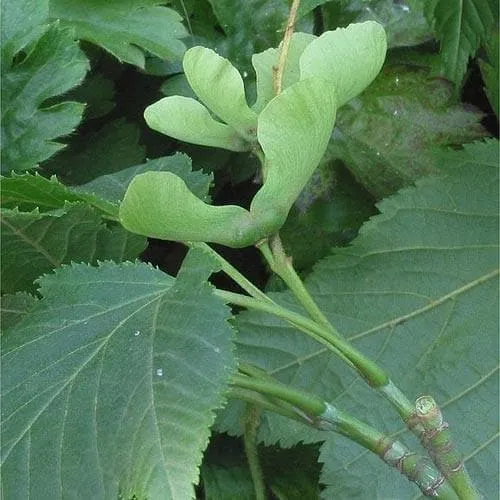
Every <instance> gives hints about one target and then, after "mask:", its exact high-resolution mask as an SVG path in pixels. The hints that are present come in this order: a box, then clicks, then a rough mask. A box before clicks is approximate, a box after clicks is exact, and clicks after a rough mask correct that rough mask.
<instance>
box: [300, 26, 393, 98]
mask: <svg viewBox="0 0 500 500" xmlns="http://www.w3.org/2000/svg"><path fill="white" fill-rule="evenodd" d="M386 49H387V41H386V36H385V31H384V28H382V26H381V25H380V24H378V23H375V22H373V21H367V22H364V23H359V24H351V25H349V26H348V27H347V28H339V29H336V30H335V31H327V32H326V33H323V34H322V35H321V36H320V37H318V38H317V39H316V40H313V41H312V42H311V43H310V44H309V45H308V46H307V47H306V48H305V49H304V52H303V53H302V56H301V57H300V77H301V79H304V78H310V77H312V76H316V77H319V78H323V79H325V80H327V81H328V82H331V83H332V84H333V90H334V92H335V95H336V99H337V107H341V106H343V105H344V104H345V103H346V102H348V101H350V100H351V99H352V98H353V97H355V96H357V95H358V94H359V93H360V92H362V91H363V90H364V89H365V88H366V87H367V86H368V85H369V84H370V83H371V82H372V81H373V80H374V79H375V77H376V76H377V75H378V73H379V71H380V69H381V68H382V64H383V63H384V59H385V52H386Z"/></svg>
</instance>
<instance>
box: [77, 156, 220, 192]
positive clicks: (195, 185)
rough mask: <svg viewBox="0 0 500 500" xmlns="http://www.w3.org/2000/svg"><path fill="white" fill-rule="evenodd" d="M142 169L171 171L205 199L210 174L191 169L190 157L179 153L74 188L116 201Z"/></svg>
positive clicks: (146, 170)
mask: <svg viewBox="0 0 500 500" xmlns="http://www.w3.org/2000/svg"><path fill="white" fill-rule="evenodd" d="M144 172H172V173H173V174H175V175H176V176H177V177H180V178H181V179H182V180H183V181H184V182H185V183H186V186H188V188H189V190H190V191H191V192H192V193H194V194H195V195H196V196H197V197H198V198H200V199H202V200H208V199H209V196H208V190H209V188H210V184H211V182H212V179H213V176H212V175H211V174H205V173H203V172H202V171H201V170H197V171H195V172H193V171H192V170H191V159H190V158H189V156H186V155H185V154H182V153H176V154H174V155H173V156H164V157H163V158H156V159H154V160H148V161H146V163H142V164H141V165H136V166H134V167H129V168H125V169H123V170H120V171H119V172H116V173H114V174H108V175H101V176H100V177H98V178H97V179H94V180H93V181H90V182H88V183H87V184H83V185H82V186H77V187H75V188H73V191H74V192H76V193H93V194H95V195H98V196H101V197H102V198H103V199H105V200H108V201H112V202H117V201H121V200H122V199H123V197H124V196H125V191H126V190H127V188H128V185H129V184H130V183H131V182H132V179H133V178H134V177H135V176H136V175H139V174H142V173H144Z"/></svg>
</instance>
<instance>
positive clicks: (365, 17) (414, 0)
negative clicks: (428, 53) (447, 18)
mask: <svg viewBox="0 0 500 500" xmlns="http://www.w3.org/2000/svg"><path fill="white" fill-rule="evenodd" d="M426 3H427V2H422V0H405V1H396V2H395V1H394V0H342V1H339V0H337V1H335V2H329V3H327V4H326V5H324V6H323V8H322V12H323V22H324V25H325V29H327V30H332V29H334V28H338V27H340V26H346V25H347V24H349V23H362V22H365V21H376V22H377V23H379V24H381V25H382V26H383V27H384V30H385V32H386V34H387V46H388V47H389V48H394V47H412V46H415V45H420V44H422V43H424V42H428V41H429V40H431V39H432V38H433V32H432V28H431V26H430V25H429V23H428V22H427V19H426V17H425V15H424V9H425V5H426Z"/></svg>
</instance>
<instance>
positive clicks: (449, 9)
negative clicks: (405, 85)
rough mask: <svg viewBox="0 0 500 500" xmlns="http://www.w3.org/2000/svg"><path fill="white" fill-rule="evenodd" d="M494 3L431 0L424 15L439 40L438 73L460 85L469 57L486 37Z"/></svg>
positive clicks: (483, 0) (495, 6)
mask: <svg viewBox="0 0 500 500" xmlns="http://www.w3.org/2000/svg"><path fill="white" fill-rule="evenodd" d="M495 9H496V10H497V11H498V3H497V2H494V1H493V0H453V1H451V2H450V1H449V0H431V1H429V2H427V6H426V16H427V18H428V19H429V21H430V22H432V23H433V24H434V28H435V30H436V34H437V37H438V39H439V40H440V41H441V72H442V74H443V75H444V76H446V77H447V78H448V79H450V80H451V81H452V82H453V83H455V84H456V85H460V84H461V82H462V79H463V76H464V74H465V71H466V69H467V63H468V61H469V58H470V57H473V56H474V55H475V54H476V51H477V49H478V48H479V45H480V44H481V43H483V42H485V41H486V40H487V39H488V36H489V33H490V30H491V28H492V27H493V22H494V14H493V13H494V11H495Z"/></svg>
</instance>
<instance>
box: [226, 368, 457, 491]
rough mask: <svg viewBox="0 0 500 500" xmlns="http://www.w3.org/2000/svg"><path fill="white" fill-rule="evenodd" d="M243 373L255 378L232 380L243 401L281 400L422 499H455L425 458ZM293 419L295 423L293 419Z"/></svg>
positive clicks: (263, 377)
mask: <svg viewBox="0 0 500 500" xmlns="http://www.w3.org/2000/svg"><path fill="white" fill-rule="evenodd" d="M247 368H248V370H247ZM243 369H244V370H247V371H249V372H251V373H254V374H255V375H256V376H257V378H253V377H251V376H247V375H235V376H234V377H233V387H235V388H237V390H239V391H242V390H243V391H247V392H243V396H244V398H245V399H247V400H248V398H249V392H248V391H255V392H257V393H259V394H260V397H261V398H263V399H262V400H263V401H265V405H266V407H268V408H269V406H270V405H272V401H275V399H276V398H279V399H282V400H283V401H284V402H285V403H287V404H290V405H292V406H293V407H294V408H296V410H297V411H298V415H299V416H300V415H302V416H303V418H302V420H301V421H302V422H303V423H305V424H308V425H310V426H313V427H315V428H317V429H320V430H324V431H331V432H336V433H338V434H342V435H343V436H346V437H347V438H348V439H350V440H352V441H354V442H356V443H358V444H360V445H361V446H363V447H364V448H365V449H367V450H369V451H371V452H372V453H375V454H376V455H378V456H379V458H381V459H382V460H383V461H384V462H385V463H387V464H388V465H390V466H391V467H394V468H396V469H397V470H398V471H399V472H401V474H403V475H405V476H406V477H407V478H408V479H409V480H410V481H412V482H414V483H416V484H417V485H418V487H419V488H420V489H421V491H422V492H423V493H424V495H426V496H430V497H434V498H438V499H443V500H456V499H457V496H456V494H455V492H454V491H453V489H452V488H451V487H450V485H449V484H448V483H447V482H446V481H445V479H444V477H443V476H442V474H441V473H440V472H439V471H438V470H436V468H435V467H434V465H433V464H432V463H431V462H430V460H429V459H428V458H427V457H420V456H418V455H416V454H415V453H412V452H411V451H410V450H409V449H408V448H407V447H406V446H405V445H403V444H402V443H401V442H399V441H395V440H393V439H392V438H390V437H389V436H386V435H385V434H383V433H381V432H380V431H378V430H376V429H374V428H373V427H371V426H369V425H367V424H365V423H364V422H362V421H360V420H358V419H356V418H354V417H352V416H351V415H349V414H348V413H346V412H344V411H342V410H340V409H338V408H336V407H335V406H333V405H331V404H329V403H326V402H324V401H323V400H322V399H320V398H318V397H316V396H314V395H311V394H309V393H307V392H305V391H301V390H299V389H295V388H292V387H289V386H287V385H285V384H282V383H281V382H278V381H276V380H274V379H272V377H270V376H269V375H268V374H267V373H266V372H263V371H262V370H259V369H258V368H253V367H250V366H249V365H246V367H243ZM236 394H238V393H236ZM259 401H260V400H259V399H258V398H257V399H254V400H253V401H252V402H255V403H256V404H259ZM275 404H277V403H276V402H275ZM282 409H283V407H281V406H280V407H279V408H278V413H280V414H283V411H282ZM293 418H294V419H295V420H297V418H296V415H294V417H293Z"/></svg>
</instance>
